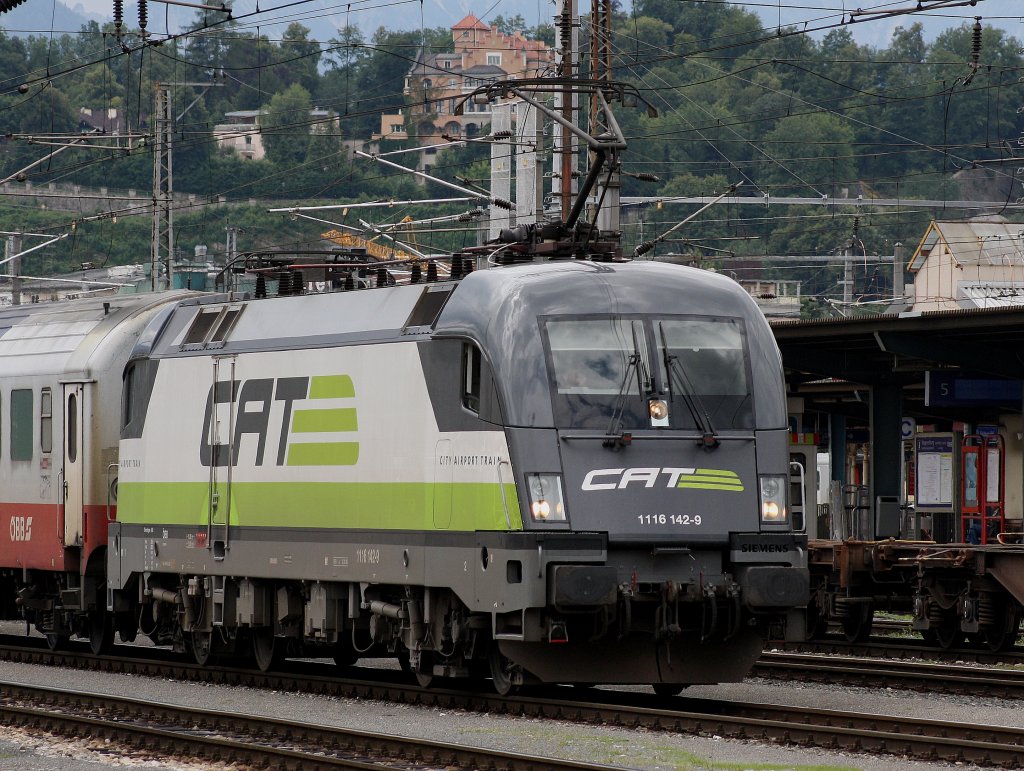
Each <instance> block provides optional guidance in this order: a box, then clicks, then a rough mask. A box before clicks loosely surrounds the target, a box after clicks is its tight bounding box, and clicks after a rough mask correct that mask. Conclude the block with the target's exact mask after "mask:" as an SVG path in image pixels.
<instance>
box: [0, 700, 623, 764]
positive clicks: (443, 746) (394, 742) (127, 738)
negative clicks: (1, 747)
mask: <svg viewBox="0 0 1024 771" xmlns="http://www.w3.org/2000/svg"><path fill="white" fill-rule="evenodd" d="M0 692H2V694H3V696H2V698H0V721H2V722H3V724H4V725H8V726H18V727H21V728H29V729H32V730H34V731H40V730H42V731H46V732H49V733H56V734H60V735H63V736H68V737H73V738H77V737H82V736H88V737H90V738H91V739H94V740H96V739H99V740H109V741H110V742H112V743H116V744H117V745H120V746H126V747H130V748H132V749H134V750H136V751H140V752H143V753H147V754H148V753H152V754H159V755H160V756H161V757H168V756H171V757H186V758H190V759H198V760H202V761H208V762H220V763H231V764H242V765H246V766H255V767H259V768H275V769H302V770H303V771H306V770H307V769H311V770H313V771H316V770H317V769H339V768H342V769H380V768H403V769H409V768H414V769H424V770H426V769H449V768H453V767H455V768H488V769H501V770H504V771H533V770H534V769H553V770H554V771H601V770H603V769H610V768H614V767H613V766H608V765H602V764H592V763H583V762H577V761H568V760H560V759H558V758H550V757H537V756H532V755H527V754H519V753H509V752H500V751H497V750H490V749H484V748H478V747H467V746H464V745H459V744H454V743H448V742H436V741H426V740H423V739H409V738H405V737H401V736H394V735H387V734H377V733H368V732H365V731H354V730H350V729H345V728H336V727H331V726H318V725H311V724H309V723H299V722H295V721H290V720H280V719H275V718H269V717H263V716H257V715H245V714H239V713H236V712H222V711H216V710H206V709H197V708H194V707H183V706H178V705H173V704H161V703H155V702H153V701H151V700H145V701H143V700H138V699H130V698H125V697H119V696H109V695H106V694H98V693H89V692H83V691H75V690H68V689H65V688H60V689H56V688H47V687H41V686H34V685H31V686H30V685H23V684H18V683H11V682H4V683H0Z"/></svg>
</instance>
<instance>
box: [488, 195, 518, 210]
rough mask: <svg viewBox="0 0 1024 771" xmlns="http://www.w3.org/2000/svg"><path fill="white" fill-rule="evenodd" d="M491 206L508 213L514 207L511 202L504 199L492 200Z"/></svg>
mask: <svg viewBox="0 0 1024 771" xmlns="http://www.w3.org/2000/svg"><path fill="white" fill-rule="evenodd" d="M491 206H497V207H498V208H499V209H508V210H509V211H512V209H514V208H515V205H514V204H513V203H512V202H511V201H508V200H506V199H504V198H494V199H492V200H491Z"/></svg>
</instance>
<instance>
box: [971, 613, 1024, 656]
mask: <svg viewBox="0 0 1024 771" xmlns="http://www.w3.org/2000/svg"><path fill="white" fill-rule="evenodd" d="M1019 625H1020V616H1019V614H1018V611H1017V608H1016V604H1015V603H1013V602H1008V603H1006V604H1005V606H1004V607H1002V608H1000V609H999V612H998V614H997V621H996V623H994V624H992V625H991V626H986V627H982V628H981V631H980V632H979V633H978V638H979V639H978V641H979V642H980V643H981V644H982V645H984V646H985V647H986V648H988V649H989V650H990V651H995V652H999V651H1005V650H1009V649H1010V648H1012V647H1013V644H1014V643H1015V642H1016V641H1017V631H1018V627H1019Z"/></svg>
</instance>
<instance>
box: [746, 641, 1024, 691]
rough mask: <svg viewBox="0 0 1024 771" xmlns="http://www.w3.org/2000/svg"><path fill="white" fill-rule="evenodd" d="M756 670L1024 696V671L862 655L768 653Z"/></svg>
mask: <svg viewBox="0 0 1024 771" xmlns="http://www.w3.org/2000/svg"><path fill="white" fill-rule="evenodd" d="M752 674H753V675H754V676H756V677H766V678H771V679H773V680H793V681H799V682H814V683H829V684H831V685H837V684H839V685H854V686H871V687H876V688H877V687H883V688H904V689H907V690H913V691H924V692H928V693H948V694H960V695H973V696H990V697H993V698H999V699H1024V671H1022V670H1019V669H1009V668H1000V669H992V668H988V667H972V666H964V665H956V664H948V663H941V664H940V663H935V662H924V661H904V660H891V659H879V658H871V659H865V658H861V657H856V656H835V655H830V656H822V655H821V654H804V653H775V652H765V653H764V654H762V655H761V658H760V659H759V660H758V662H757V664H755V665H754V670H753V672H752Z"/></svg>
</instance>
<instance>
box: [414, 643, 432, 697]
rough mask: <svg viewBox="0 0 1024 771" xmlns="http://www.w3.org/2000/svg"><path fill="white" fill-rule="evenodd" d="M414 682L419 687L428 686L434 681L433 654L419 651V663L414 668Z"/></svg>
mask: <svg viewBox="0 0 1024 771" xmlns="http://www.w3.org/2000/svg"><path fill="white" fill-rule="evenodd" d="M416 682H417V683H419V684H420V688H429V687H430V685H431V683H433V682H434V654H433V653H430V652H428V651H420V665H419V668H417V670H416Z"/></svg>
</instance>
